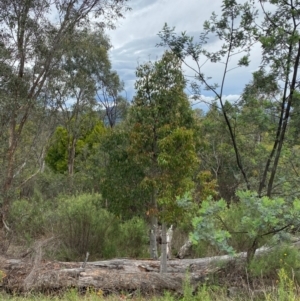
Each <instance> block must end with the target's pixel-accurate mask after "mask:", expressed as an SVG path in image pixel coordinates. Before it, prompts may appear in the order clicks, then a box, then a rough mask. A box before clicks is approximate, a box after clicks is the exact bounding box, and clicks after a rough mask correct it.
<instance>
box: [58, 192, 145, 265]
mask: <svg viewBox="0 0 300 301" xmlns="http://www.w3.org/2000/svg"><path fill="white" fill-rule="evenodd" d="M101 203H102V198H101V196H100V195H97V194H90V195H88V194H84V195H78V196H74V197H64V198H61V199H60V200H59V204H58V209H57V212H58V224H57V226H58V228H57V232H58V233H59V234H60V237H61V241H62V243H63V245H64V247H65V249H63V250H61V251H60V252H61V254H60V256H63V254H65V255H64V256H66V258H65V259H69V260H70V259H75V258H77V259H79V258H82V256H84V254H85V253H86V252H89V253H90V254H91V256H92V258H98V259H99V258H112V257H117V256H128V255H132V256H134V257H139V256H142V255H144V252H145V248H144V247H143V246H145V245H146V244H147V238H146V235H147V230H146V226H145V223H144V222H143V221H142V220H140V219H138V218H134V219H133V220H129V221H127V222H122V220H121V219H119V218H116V216H115V215H113V214H112V213H109V212H108V211H107V210H105V209H103V208H101ZM137 246H138V247H137Z"/></svg>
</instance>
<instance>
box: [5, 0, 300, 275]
mask: <svg viewBox="0 0 300 301" xmlns="http://www.w3.org/2000/svg"><path fill="white" fill-rule="evenodd" d="M239 2H242V3H239ZM220 6H221V10H220V14H218V15H217V14H215V13H212V15H211V17H210V18H209V19H208V20H207V21H205V20H203V28H197V29H195V30H197V31H198V32H199V34H198V39H196V38H194V37H191V36H189V35H188V33H177V31H176V28H172V27H170V26H169V25H167V24H166V25H165V26H164V27H163V28H162V30H161V31H160V32H159V33H157V34H158V36H159V38H160V43H159V44H158V45H156V46H157V47H162V48H163V49H164V51H165V52H164V54H163V55H162V57H161V58H159V59H157V60H156V61H149V62H145V63H143V64H140V65H139V66H137V68H136V82H135V91H136V92H135V96H134V97H133V99H125V98H124V97H123V96H122V95H123V94H122V91H123V90H124V84H123V82H122V78H120V77H119V75H118V73H117V72H116V71H115V70H113V68H112V64H111V61H110V56H109V52H110V49H111V47H112V45H111V43H110V39H109V36H108V35H107V29H109V28H114V26H115V22H116V20H118V19H119V18H122V17H126V11H127V10H130V2H129V1H128V3H127V0H80V1H74V0H53V1H50V0H26V1H25V0H1V1H0V141H1V143H0V158H1V161H0V162H1V169H0V191H1V193H0V206H1V210H0V213H1V241H0V244H1V253H2V254H4V255H8V254H12V256H19V255H21V253H22V252H24V250H26V249H27V248H28V247H29V246H31V245H33V244H34V243H35V241H38V240H40V239H47V238H50V237H52V238H54V239H55V241H56V242H55V244H53V245H51V246H49V247H48V248H47V252H46V254H44V256H46V257H47V258H51V259H57V260H62V261H76V260H78V261H80V260H83V258H84V257H85V256H86V253H87V252H89V254H90V259H91V260H100V259H108V258H113V257H130V258H152V259H157V258H158V257H159V256H160V254H162V255H161V257H162V266H161V269H162V271H166V269H167V267H166V259H167V258H166V257H167V240H168V239H169V238H167V235H170V232H169V233H168V231H167V230H168V229H170V230H171V229H173V244H172V248H171V253H170V254H169V255H168V257H171V256H173V257H174V256H178V252H179V250H180V247H181V246H182V245H184V244H188V245H189V247H190V249H189V251H188V253H187V254H185V255H188V256H190V257H194V258H195V257H205V256H211V255H221V254H231V255H233V254H236V253H237V252H246V259H247V260H246V264H247V266H248V267H249V266H250V267H251V264H252V265H253V268H252V271H253V273H254V274H255V273H257V274H259V273H260V272H261V270H260V269H259V267H260V268H261V269H263V270H264V271H266V272H269V273H272V272H271V271H270V270H268V265H269V266H272V267H273V268H274V270H276V269H278V268H279V267H280V263H278V265H279V266H278V265H277V266H276V264H275V263H274V262H268V263H267V264H266V265H264V266H263V267H261V266H262V265H263V262H260V263H259V264H257V265H254V264H253V262H254V258H255V254H256V251H257V250H258V249H259V248H261V247H266V246H270V247H274V246H276V248H273V249H274V250H273V251H274V252H275V253H276V252H277V253H276V254H281V253H282V252H286V249H284V250H285V251H282V248H286V245H288V246H290V244H291V243H292V242H293V241H295V240H297V237H298V236H299V229H300V228H299V227H300V190H299V184H300V176H299V174H300V117H299V114H300V93H299V75H298V70H299V60H300V32H299V26H300V2H299V1H297V0H288V1H287V0H276V1H274V0H270V1H266V0H265V1H262V0H260V1H251V0H249V1H235V0H223V1H222V3H221V2H220ZM170 25H171V26H172V24H170ZM210 39H215V40H216V39H217V40H219V43H218V44H216V45H219V48H217V49H213V50H211V48H210V47H207V45H208V42H209V41H210ZM257 45H259V46H260V48H259V49H260V52H261V53H260V55H261V63H260V66H259V68H258V69H257V70H256V71H255V72H253V74H252V79H251V81H250V82H249V83H248V84H246V85H245V87H242V93H241V95H240V96H239V98H238V99H237V100H236V101H229V100H228V99H227V98H226V95H225V94H224V90H225V87H226V83H227V81H226V79H227V77H228V74H230V71H232V70H233V69H235V68H247V66H248V65H249V62H250V60H251V54H252V51H253V49H254V47H256V46H257ZM255 49H257V48H255ZM209 64H210V65H211V68H215V66H216V65H217V64H218V66H221V68H219V67H218V68H219V69H218V70H220V74H221V76H220V78H221V80H220V81H219V82H217V83H216V79H214V78H210V77H208V76H207V75H206V74H204V73H203V68H204V66H207V65H209ZM187 74H192V76H190V75H189V76H186V75H187ZM237 81H238V79H237ZM204 91H209V93H211V94H213V95H214V100H213V101H211V103H209V106H208V107H209V109H208V110H207V111H202V110H200V109H197V108H194V107H193V106H192V103H193V102H195V101H201V100H202V96H203V92H204ZM298 101H299V103H298ZM170 227H171V228H170ZM158 236H160V238H161V239H158ZM159 242H160V243H159ZM160 246H161V249H160ZM18 250H21V251H20V252H21V253H20V252H19V253H20V254H19V253H18ZM290 250H292V249H290ZM280 252H281V253H280ZM291 252H292V251H291ZM282 254H283V253H282ZM284 254H285V253H284ZM293 254H294V255H293V256H294V257H293V258H292V259H290V262H289V267H291V266H292V267H293V268H298V267H300V258H299V255H297V252H294V253H293ZM274 256H275V255H274ZM276 256H277V255H276ZM278 256H281V255H278ZM269 258H271V256H269ZM276 258H278V257H276ZM274 261H275V260H274ZM266 262H267V261H266ZM250 270H251V268H250ZM267 270H268V271H267ZM290 272H291V270H288V272H287V273H290Z"/></svg>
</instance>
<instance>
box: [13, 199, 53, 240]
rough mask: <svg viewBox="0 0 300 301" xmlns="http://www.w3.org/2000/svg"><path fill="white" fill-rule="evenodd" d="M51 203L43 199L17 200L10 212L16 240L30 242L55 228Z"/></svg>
mask: <svg viewBox="0 0 300 301" xmlns="http://www.w3.org/2000/svg"><path fill="white" fill-rule="evenodd" d="M52 217H53V216H52V213H51V210H50V205H49V204H47V203H45V202H43V201H42V200H37V199H31V200H26V199H22V200H16V201H14V202H13V203H12V206H11V209H10V212H9V224H10V226H11V228H12V230H13V235H14V238H15V239H16V241H19V242H24V240H25V241H26V242H27V243H30V242H31V241H32V240H33V239H35V238H38V237H41V236H45V235H48V234H49V233H50V232H52V229H53V222H54V221H53V220H52Z"/></svg>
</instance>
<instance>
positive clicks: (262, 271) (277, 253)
mask: <svg viewBox="0 0 300 301" xmlns="http://www.w3.org/2000/svg"><path fill="white" fill-rule="evenodd" d="M280 269H284V270H285V272H286V274H287V276H288V277H289V278H293V277H296V280H297V281H299V280H300V278H299V275H297V273H298V272H297V271H298V270H299V269H300V254H299V250H298V249H297V248H295V247H292V246H288V245H283V246H281V247H279V248H274V249H273V250H272V251H270V252H268V253H265V254H262V255H259V256H256V257H254V259H253V260H252V262H251V263H250V265H249V271H250V275H251V276H254V277H265V278H270V277H272V278H276V277H277V272H278V270H280ZM297 278H298V279H297Z"/></svg>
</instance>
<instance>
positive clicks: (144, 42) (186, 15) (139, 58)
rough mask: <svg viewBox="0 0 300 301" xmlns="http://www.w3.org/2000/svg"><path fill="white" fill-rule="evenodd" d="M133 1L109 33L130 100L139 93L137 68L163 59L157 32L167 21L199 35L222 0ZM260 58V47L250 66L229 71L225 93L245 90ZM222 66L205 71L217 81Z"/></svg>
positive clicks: (116, 66) (114, 60) (213, 46)
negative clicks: (136, 87)
mask: <svg viewBox="0 0 300 301" xmlns="http://www.w3.org/2000/svg"><path fill="white" fill-rule="evenodd" d="M129 4H130V6H131V7H132V11H130V12H127V13H126V15H125V16H126V18H125V19H122V20H119V21H118V24H117V29H116V30H114V31H110V32H109V36H110V39H111V42H112V45H113V49H112V50H111V60H112V64H113V68H114V69H115V70H117V72H118V74H119V76H120V78H121V79H122V80H123V81H124V83H125V91H126V95H127V99H128V100H129V101H130V100H132V97H133V95H134V93H135V91H134V82H135V80H136V77H135V70H136V67H137V65H138V63H139V64H143V63H145V62H147V61H149V60H155V59H159V58H161V55H162V53H163V51H164V49H163V48H158V47H156V44H157V43H158V42H159V41H160V40H159V37H158V36H157V34H158V32H159V31H161V29H162V28H163V26H164V24H165V23H167V24H168V25H169V26H171V27H175V28H176V31H177V32H178V33H181V32H182V31H186V32H187V33H190V34H192V35H194V36H196V37H197V36H199V34H200V32H201V31H202V25H203V22H204V21H205V20H208V19H209V17H210V15H211V13H212V12H213V11H215V12H216V13H217V14H220V11H221V4H222V1H221V0H131V1H130V2H129ZM208 47H210V48H211V49H216V47H217V44H216V41H215V42H211V44H208ZM259 61H260V57H259V48H256V50H255V51H254V52H253V54H252V56H251V64H250V66H249V67H248V68H247V69H245V68H239V69H235V70H234V71H232V72H230V73H229V76H228V79H227V82H226V86H225V94H226V95H228V97H229V98H236V96H234V95H239V94H240V93H241V92H242V91H243V88H244V86H245V84H246V83H248V82H249V80H250V79H251V73H252V72H253V71H255V70H256V69H257V67H258V65H259ZM233 63H234V62H233ZM222 68H223V66H222V65H221V64H219V65H218V64H210V65H206V69H205V73H206V75H207V76H212V77H213V79H214V82H219V81H220V75H221V74H222ZM186 72H188V71H186ZM203 94H204V95H205V96H209V95H211V94H210V93H209V92H207V91H203Z"/></svg>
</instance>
